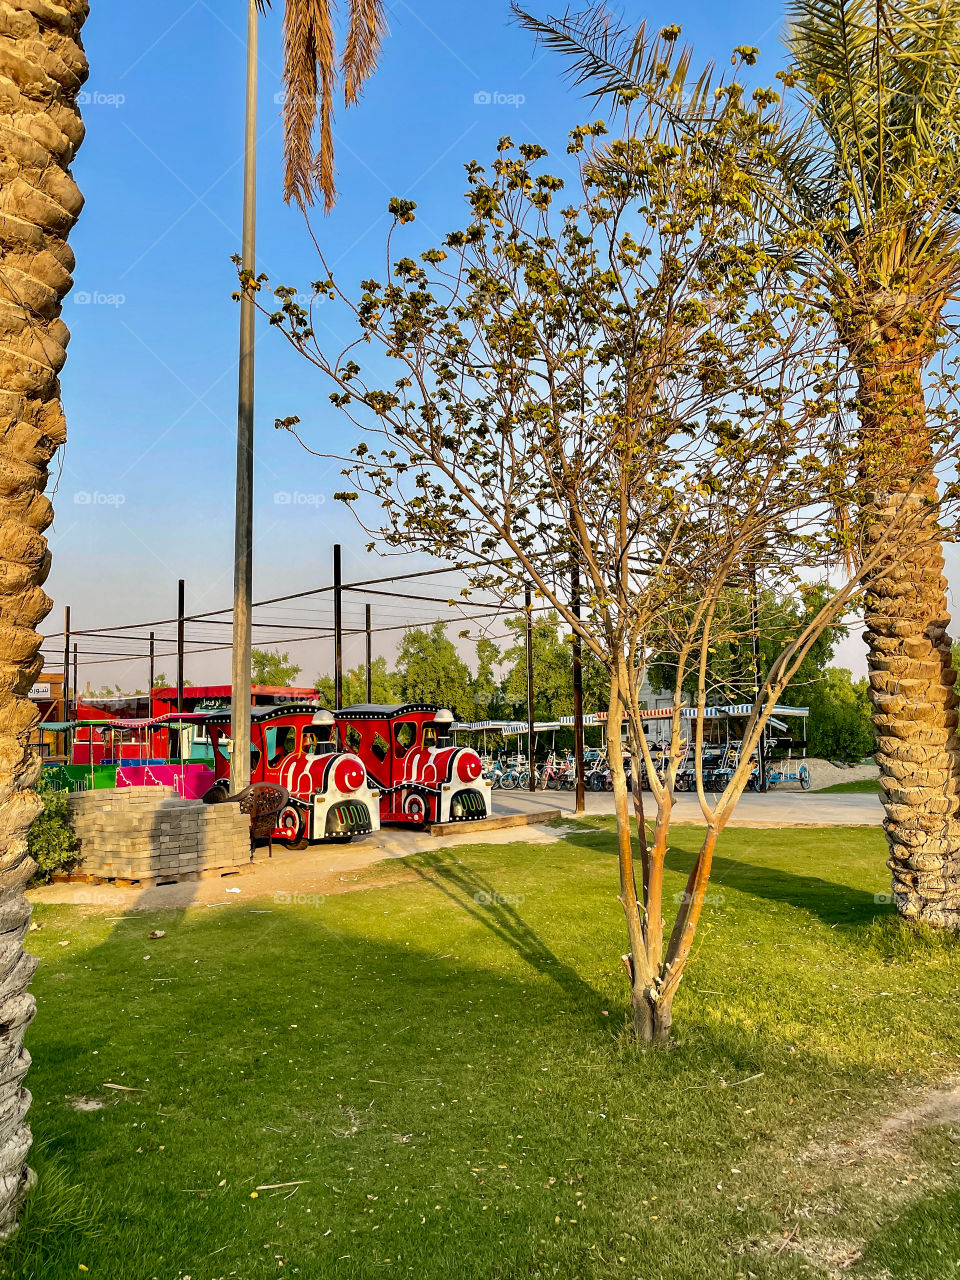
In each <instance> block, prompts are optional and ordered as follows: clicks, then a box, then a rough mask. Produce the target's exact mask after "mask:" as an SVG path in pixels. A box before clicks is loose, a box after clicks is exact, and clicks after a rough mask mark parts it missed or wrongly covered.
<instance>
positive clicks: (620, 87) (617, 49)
mask: <svg viewBox="0 0 960 1280" xmlns="http://www.w3.org/2000/svg"><path fill="white" fill-rule="evenodd" d="M510 8H511V10H512V12H513V15H514V18H515V19H516V20H517V22H518V23H519V25H520V26H522V27H524V28H525V29H526V30H527V31H530V32H532V33H533V35H534V37H535V38H536V40H537V42H538V43H539V44H541V45H543V46H544V47H545V48H548V49H552V50H554V51H555V52H557V53H560V54H561V55H562V56H563V57H564V58H565V60H566V61H567V64H568V74H569V76H570V78H571V80H572V82H573V84H574V85H575V86H577V87H584V88H585V90H586V94H587V96H588V97H592V98H594V99H596V100H597V101H600V100H602V99H604V98H615V99H617V98H619V97H620V96H621V95H623V94H630V93H633V94H637V93H639V94H642V95H643V96H644V97H645V98H647V99H648V100H650V101H655V102H656V104H657V106H658V107H659V108H660V109H661V110H663V111H664V112H666V114H667V115H668V116H669V117H671V118H672V121H673V123H674V125H675V126H676V127H685V126H686V125H687V124H688V123H689V118H690V116H691V115H692V114H695V113H696V112H698V111H704V110H706V109H708V107H709V102H710V98H711V93H710V90H711V87H712V85H711V73H712V67H711V66H710V65H709V64H708V66H707V67H706V69H705V70H704V72H703V74H702V75H701V76H700V78H699V79H698V80H697V81H696V82H695V83H694V84H689V83H688V76H689V73H690V60H691V57H692V51H691V49H690V48H689V46H686V47H683V48H680V49H677V48H676V46H675V43H674V37H673V35H672V34H670V35H668V34H666V33H665V31H661V32H660V33H659V34H656V35H654V34H648V32H647V24H646V22H641V23H640V25H639V26H638V27H636V28H635V29H633V30H631V28H629V27H628V26H626V25H624V24H623V23H620V22H618V21H617V20H616V19H615V18H614V16H613V14H612V13H611V12H610V10H609V9H607V8H606V6H605V5H604V4H598V5H596V6H594V7H592V8H590V9H584V10H581V11H579V12H573V11H571V10H570V9H567V11H566V12H565V13H564V15H563V17H547V18H537V17H535V16H534V15H533V14H531V13H528V12H527V11H526V10H525V9H524V8H523V7H522V6H521V5H520V4H519V3H517V0H512V2H511V5H510Z"/></svg>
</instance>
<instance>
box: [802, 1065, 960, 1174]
mask: <svg viewBox="0 0 960 1280" xmlns="http://www.w3.org/2000/svg"><path fill="white" fill-rule="evenodd" d="M954 1124H956V1125H960V1081H958V1080H950V1081H947V1082H946V1083H945V1084H943V1085H941V1086H940V1087H938V1088H936V1089H932V1090H930V1091H929V1092H928V1093H925V1094H922V1095H921V1096H920V1097H919V1098H917V1099H916V1100H915V1101H914V1102H912V1103H911V1104H910V1105H909V1106H907V1107H904V1108H903V1109H902V1110H900V1111H897V1112H896V1113H895V1114H893V1115H889V1116H884V1117H882V1118H881V1119H880V1120H879V1122H878V1123H877V1124H876V1125H875V1126H872V1127H870V1128H868V1129H865V1130H864V1132H863V1133H861V1134H860V1136H859V1137H856V1138H849V1139H845V1140H842V1141H833V1142H829V1143H827V1144H825V1145H820V1144H814V1145H811V1146H810V1147H809V1148H808V1150H807V1151H806V1152H805V1153H804V1155H803V1157H802V1159H803V1161H804V1163H807V1164H810V1163H813V1164H825V1165H827V1166H832V1167H834V1168H838V1167H839V1168H842V1169H852V1168H853V1167H854V1166H858V1165H869V1166H870V1168H872V1169H876V1168H877V1167H878V1166H881V1167H882V1166H887V1167H889V1166H891V1165H900V1166H906V1165H908V1164H909V1163H911V1161H913V1160H914V1159H915V1155H914V1152H913V1150H912V1146H913V1142H914V1140H915V1138H916V1137H917V1135H918V1134H919V1133H920V1132H922V1130H924V1129H932V1128H936V1127H940V1126H943V1125H954ZM856 1176H857V1178H858V1180H859V1181H860V1182H861V1184H862V1179H863V1170H862V1169H861V1170H859V1172H858V1173H857V1175H856Z"/></svg>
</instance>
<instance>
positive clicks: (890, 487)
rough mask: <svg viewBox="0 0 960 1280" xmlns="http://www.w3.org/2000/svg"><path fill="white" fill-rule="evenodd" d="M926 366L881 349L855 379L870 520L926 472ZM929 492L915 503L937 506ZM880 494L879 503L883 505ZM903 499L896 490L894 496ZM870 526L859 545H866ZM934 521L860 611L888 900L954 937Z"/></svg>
mask: <svg viewBox="0 0 960 1280" xmlns="http://www.w3.org/2000/svg"><path fill="white" fill-rule="evenodd" d="M924 363H925V358H924V356H923V355H921V354H919V353H917V352H916V350H913V351H910V350H909V349H904V348H900V349H898V346H897V344H896V343H889V344H884V345H881V347H880V350H879V352H877V351H875V352H874V353H873V357H872V359H871V361H870V363H869V364H868V365H866V366H865V367H862V368H861V369H860V370H859V411H860V422H861V431H862V437H861V439H862V444H863V455H864V460H865V461H864V474H865V476H866V477H867V479H868V481H872V482H873V483H872V484H868V487H871V488H872V489H873V493H872V494H871V495H869V497H868V500H869V501H872V502H873V503H874V504H875V508H876V509H878V514H879V517H880V518H879V519H878V520H877V521H876V523H875V525H874V536H882V530H883V528H884V524H885V520H884V508H885V506H886V508H887V510H889V508H890V507H891V506H892V504H893V502H894V501H895V500H898V499H897V495H896V493H895V487H896V480H895V478H894V477H896V475H897V474H898V473H899V475H900V476H908V475H910V474H911V473H916V470H917V468H918V466H923V465H924V464H925V463H926V462H927V461H929V450H930V443H929V432H928V429H927V425H926V409H925V403H924V392H923V381H922V375H923V367H924ZM936 492H937V491H936V484H935V481H934V480H933V479H931V480H930V481H929V483H928V484H927V486H926V487H925V489H924V492H923V493H918V494H916V495H915V497H914V498H913V499H911V501H914V502H916V504H917V511H918V519H919V518H920V512H921V506H920V504H921V503H922V502H923V501H924V499H930V498H935V497H936ZM885 494H886V495H889V496H888V498H887V499H886V500H885V498H884V495H885ZM901 497H902V490H901ZM870 524H871V522H870V520H869V516H868V518H867V538H868V545H869V544H870V538H871V532H870ZM943 563H944V562H943V555H942V552H941V542H940V536H939V533H938V530H937V527H936V522H935V519H934V518H933V517H932V516H931V517H930V518H929V520H927V521H926V522H925V526H924V529H923V532H922V533H918V531H917V529H916V528H914V529H913V530H912V531H911V532H910V533H909V534H907V535H905V536H903V537H901V538H898V539H895V540H894V542H893V543H892V544H891V545H890V546H889V548H885V549H884V554H883V560H882V565H881V568H882V570H883V575H882V577H879V578H878V577H876V576H875V577H874V579H873V581H871V582H870V583H869V584H868V586H869V590H868V594H867V599H866V608H865V622H866V627H867V630H866V633H865V637H864V638H865V639H866V641H867V643H868V645H869V649H870V655H869V670H870V687H871V694H872V699H873V707H874V716H873V723H874V727H875V728H876V731H877V748H878V749H877V763H878V764H879V767H880V785H881V788H882V791H881V798H882V800H883V807H884V809H885V811H886V817H885V821H884V827H885V829H886V833H887V840H888V844H889V849H890V860H889V863H888V865H889V866H890V869H891V871H892V872H893V895H894V900H895V902H896V905H897V908H898V910H899V911H900V913H901V915H903V916H905V917H907V918H908V919H912V920H920V921H923V922H925V923H927V924H930V925H933V926H936V927H938V928H954V929H956V928H960V823H958V819H957V810H958V789H960V741H958V738H957V696H956V694H955V693H954V688H953V685H954V681H955V680H956V675H957V673H956V671H955V670H954V669H953V666H952V665H951V659H950V638H949V635H948V633H947V628H948V625H949V622H950V615H949V613H948V612H947V583H946V580H945V578H944V576H943Z"/></svg>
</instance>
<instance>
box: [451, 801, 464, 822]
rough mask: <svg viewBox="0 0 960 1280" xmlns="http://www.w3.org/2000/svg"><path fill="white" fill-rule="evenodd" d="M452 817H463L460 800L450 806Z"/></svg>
mask: <svg viewBox="0 0 960 1280" xmlns="http://www.w3.org/2000/svg"><path fill="white" fill-rule="evenodd" d="M450 816H451V817H452V818H462V817H463V805H462V804H461V802H460V801H459V800H454V802H453V804H452V805H451V806H450Z"/></svg>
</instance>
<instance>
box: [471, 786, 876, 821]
mask: <svg viewBox="0 0 960 1280" xmlns="http://www.w3.org/2000/svg"><path fill="white" fill-rule="evenodd" d="M644 798H645V800H646V802H647V805H648V812H649V816H651V817H652V816H653V800H652V797H651V796H650V793H649V792H645V793H644ZM493 805H494V810H495V812H497V813H530V812H532V811H535V810H537V809H542V808H553V809H562V810H563V812H564V813H565V814H566V813H569V814H571V815H572V814H573V810H574V796H573V792H572V791H546V792H543V791H536V792H532V793H531V792H529V791H495V792H494V793H493ZM587 813H588V814H592V813H611V814H612V813H613V795H612V793H611V792H609V791H601V792H599V793H594V792H588V793H587ZM673 815H674V817H673V820H674V821H675V822H695V823H698V824H699V823H702V822H703V815H702V814H701V812H700V805H699V803H698V801H697V797H696V796H695V795H689V794H682V795H678V796H677V797H676V803H675V806H674V811H673ZM882 818H883V809H882V808H881V805H880V799H879V797H878V796H875V795H844V794H843V793H842V792H841V793H839V794H832V795H829V794H828V795H820V794H818V793H817V792H814V791H770V792H768V793H767V794H766V795H757V794H755V793H754V792H751V791H748V792H747V793H746V795H744V796H743V797H742V798H741V800H740V803H739V804H738V805H737V807H736V810H735V811H734V815H733V817H732V818H731V819H730V822H729V823H728V825H729V826H731V827H793V826H796V827H864V826H866V827H875V826H878V825H879V823H880V821H881V820H882Z"/></svg>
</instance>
